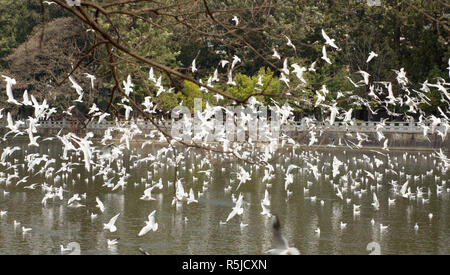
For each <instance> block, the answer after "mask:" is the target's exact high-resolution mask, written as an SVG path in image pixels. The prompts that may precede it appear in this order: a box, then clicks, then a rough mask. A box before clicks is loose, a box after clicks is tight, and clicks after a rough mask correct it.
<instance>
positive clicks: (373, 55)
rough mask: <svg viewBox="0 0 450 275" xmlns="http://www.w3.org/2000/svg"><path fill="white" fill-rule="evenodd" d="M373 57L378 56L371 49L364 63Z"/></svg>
mask: <svg viewBox="0 0 450 275" xmlns="http://www.w3.org/2000/svg"><path fill="white" fill-rule="evenodd" d="M374 57H378V54H376V53H374V52H373V51H371V52H370V53H369V57H368V58H367V61H366V63H369V62H370V61H371V60H372V59H373V58H374Z"/></svg>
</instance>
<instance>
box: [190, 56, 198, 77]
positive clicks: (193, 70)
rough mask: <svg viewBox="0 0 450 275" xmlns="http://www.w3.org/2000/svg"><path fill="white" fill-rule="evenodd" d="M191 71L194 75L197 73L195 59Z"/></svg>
mask: <svg viewBox="0 0 450 275" xmlns="http://www.w3.org/2000/svg"><path fill="white" fill-rule="evenodd" d="M191 70H192V73H195V72H196V71H197V67H195V58H194V60H193V61H192V68H191Z"/></svg>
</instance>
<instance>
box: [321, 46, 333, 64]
mask: <svg viewBox="0 0 450 275" xmlns="http://www.w3.org/2000/svg"><path fill="white" fill-rule="evenodd" d="M321 58H322V59H323V60H325V61H326V62H327V63H328V64H332V63H331V60H330V59H329V58H328V56H327V49H326V47H325V45H324V46H323V47H322V57H321Z"/></svg>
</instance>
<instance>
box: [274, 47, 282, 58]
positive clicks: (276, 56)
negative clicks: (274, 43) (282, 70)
mask: <svg viewBox="0 0 450 275" xmlns="http://www.w3.org/2000/svg"><path fill="white" fill-rule="evenodd" d="M272 56H273V57H275V58H277V59H280V60H281V56H280V55H279V54H278V52H277V50H275V48H274V49H273V55H272Z"/></svg>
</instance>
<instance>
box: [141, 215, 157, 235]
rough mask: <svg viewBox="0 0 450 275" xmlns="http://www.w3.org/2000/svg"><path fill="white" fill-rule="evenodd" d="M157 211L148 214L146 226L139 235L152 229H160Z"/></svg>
mask: <svg viewBox="0 0 450 275" xmlns="http://www.w3.org/2000/svg"><path fill="white" fill-rule="evenodd" d="M155 213H156V210H153V211H152V213H150V215H148V221H145V226H144V227H143V228H142V229H141V231H140V232H139V234H138V236H139V237H140V236H144V235H145V234H147V233H148V232H149V231H150V230H153V231H156V230H158V223H156V222H155Z"/></svg>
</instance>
